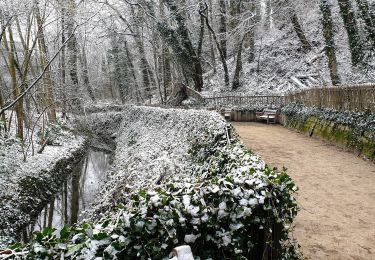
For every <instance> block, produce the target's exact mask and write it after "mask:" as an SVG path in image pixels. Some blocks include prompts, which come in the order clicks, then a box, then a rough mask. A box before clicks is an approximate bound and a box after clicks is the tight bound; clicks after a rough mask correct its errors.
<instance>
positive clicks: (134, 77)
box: [124, 41, 142, 102]
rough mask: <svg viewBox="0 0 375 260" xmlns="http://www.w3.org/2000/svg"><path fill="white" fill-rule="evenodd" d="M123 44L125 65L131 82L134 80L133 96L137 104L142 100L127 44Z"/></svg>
mask: <svg viewBox="0 0 375 260" xmlns="http://www.w3.org/2000/svg"><path fill="white" fill-rule="evenodd" d="M124 44H125V51H126V57H127V63H128V66H129V69H130V73H131V75H132V77H133V80H134V92H135V93H134V94H135V96H136V97H137V102H139V101H140V99H142V96H141V95H140V93H139V86H138V82H137V77H136V75H135V70H134V64H133V57H132V56H131V53H130V51H129V47H128V44H127V42H126V41H124Z"/></svg>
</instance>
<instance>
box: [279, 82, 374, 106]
mask: <svg viewBox="0 0 375 260" xmlns="http://www.w3.org/2000/svg"><path fill="white" fill-rule="evenodd" d="M285 102H286V103H291V102H300V103H303V104H304V105H305V106H309V107H311V106H315V107H319V108H322V107H325V108H333V109H336V110H340V111H345V110H347V111H366V110H369V111H371V112H375V84H363V85H353V86H340V87H325V88H313V89H307V90H303V91H300V92H296V93H292V94H290V95H287V96H286V97H285Z"/></svg>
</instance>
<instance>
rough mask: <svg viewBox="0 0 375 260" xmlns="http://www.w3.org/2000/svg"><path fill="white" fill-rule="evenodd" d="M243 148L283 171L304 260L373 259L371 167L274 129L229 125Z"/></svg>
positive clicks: (374, 181)
mask: <svg viewBox="0 0 375 260" xmlns="http://www.w3.org/2000/svg"><path fill="white" fill-rule="evenodd" d="M234 126H235V128H236V131H237V133H238V134H239V135H240V136H241V139H242V141H243V142H244V143H245V145H246V146H247V147H248V148H249V149H250V150H252V151H253V152H255V153H256V154H259V155H261V156H262V158H263V159H264V160H265V161H266V162H267V163H268V164H269V165H270V166H272V167H278V168H279V169H281V168H282V167H283V166H285V167H286V168H288V172H289V174H290V175H291V176H292V178H293V179H294V181H295V182H296V184H297V185H298V187H299V191H298V193H297V195H296V198H297V201H298V204H299V206H300V208H301V211H300V212H299V214H298V216H297V218H296V221H295V231H294V237H295V238H297V240H298V242H299V243H300V245H301V246H302V252H303V254H304V256H306V257H308V258H309V259H337V260H338V259H340V260H345V259H375V164H374V163H372V162H369V161H365V160H364V159H362V158H359V157H357V156H356V155H354V154H352V153H349V152H346V151H344V150H343V149H341V148H338V147H336V146H333V145H330V144H328V143H325V142H323V141H320V140H316V139H314V138H309V137H307V136H305V135H303V134H300V133H297V132H295V131H292V130H289V129H286V128H283V127H282V126H280V125H266V124H258V123H234Z"/></svg>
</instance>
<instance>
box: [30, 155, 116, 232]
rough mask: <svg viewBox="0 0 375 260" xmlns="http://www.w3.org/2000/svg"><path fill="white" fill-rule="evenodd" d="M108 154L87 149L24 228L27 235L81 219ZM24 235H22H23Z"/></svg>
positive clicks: (106, 164)
mask: <svg viewBox="0 0 375 260" xmlns="http://www.w3.org/2000/svg"><path fill="white" fill-rule="evenodd" d="M110 159H111V154H110V153H106V152H103V151H98V150H94V149H92V148H90V149H89V150H88V152H87V154H86V156H85V157H84V158H83V159H82V160H81V162H80V163H79V164H78V165H77V166H76V167H75V169H73V174H72V175H71V176H70V177H69V178H68V179H67V180H66V181H65V183H64V185H63V187H62V190H61V192H60V193H58V194H57V195H56V196H55V198H54V199H53V201H52V202H51V203H50V204H49V205H47V206H46V207H45V208H44V209H43V210H42V212H41V213H40V215H39V217H38V218H37V220H36V222H35V223H34V224H32V225H30V226H29V227H28V228H27V234H24V235H23V237H24V238H25V237H29V238H30V234H32V232H34V231H40V230H42V229H43V228H45V227H54V228H57V229H58V228H61V227H63V226H64V225H65V224H70V225H72V224H75V223H77V222H78V221H80V220H82V218H83V216H82V213H84V212H85V210H87V209H88V208H89V207H90V204H91V203H93V202H94V200H95V197H96V195H97V194H98V193H99V191H100V189H101V187H102V186H103V184H104V183H105V182H106V171H107V170H108V169H109V166H110ZM25 235H26V236H25Z"/></svg>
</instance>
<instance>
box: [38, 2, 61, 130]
mask: <svg viewBox="0 0 375 260" xmlns="http://www.w3.org/2000/svg"><path fill="white" fill-rule="evenodd" d="M35 18H36V22H37V26H38V32H39V34H38V43H39V50H40V64H41V67H42V68H44V67H46V65H47V63H48V54H47V45H46V40H45V37H44V29H43V21H42V17H41V15H40V11H39V7H38V3H36V4H35ZM43 90H44V95H43V96H44V98H43V99H44V102H43V103H44V106H45V107H46V108H47V115H48V120H49V121H50V122H51V123H55V122H56V108H55V100H54V96H53V81H52V79H51V69H50V68H49V67H48V68H47V69H46V72H45V73H44V76H43Z"/></svg>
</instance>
